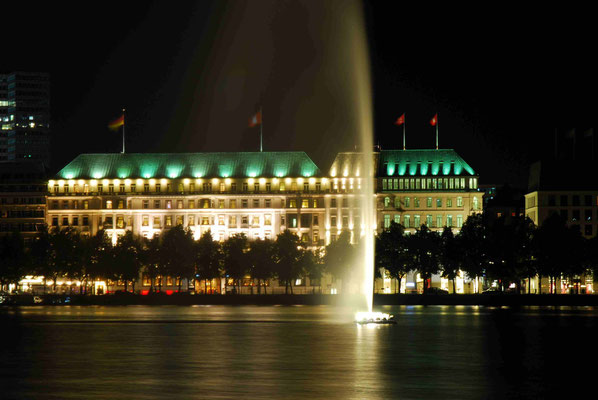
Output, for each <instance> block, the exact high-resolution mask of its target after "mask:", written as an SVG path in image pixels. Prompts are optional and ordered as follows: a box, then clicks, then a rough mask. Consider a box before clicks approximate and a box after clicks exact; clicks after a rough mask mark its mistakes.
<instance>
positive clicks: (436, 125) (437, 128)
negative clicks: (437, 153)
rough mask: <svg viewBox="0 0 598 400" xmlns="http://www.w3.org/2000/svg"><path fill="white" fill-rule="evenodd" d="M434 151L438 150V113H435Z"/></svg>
mask: <svg viewBox="0 0 598 400" xmlns="http://www.w3.org/2000/svg"><path fill="white" fill-rule="evenodd" d="M436 150H438V113H436Z"/></svg>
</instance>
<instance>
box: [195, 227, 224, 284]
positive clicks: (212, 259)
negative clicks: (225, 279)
mask: <svg viewBox="0 0 598 400" xmlns="http://www.w3.org/2000/svg"><path fill="white" fill-rule="evenodd" d="M195 251H196V253H195V256H196V258H195V263H196V266H197V270H196V272H197V274H196V276H197V277H198V278H199V279H200V280H203V281H204V293H205V294H207V293H208V280H210V281H211V280H213V279H216V278H219V277H220V276H221V273H222V251H221V247H220V243H218V242H217V241H215V240H214V239H213V237H212V232H211V231H209V230H208V231H207V232H205V233H204V234H203V235H202V236H201V237H200V238H199V240H198V241H197V243H196V245H195ZM212 293H214V291H213V290H212Z"/></svg>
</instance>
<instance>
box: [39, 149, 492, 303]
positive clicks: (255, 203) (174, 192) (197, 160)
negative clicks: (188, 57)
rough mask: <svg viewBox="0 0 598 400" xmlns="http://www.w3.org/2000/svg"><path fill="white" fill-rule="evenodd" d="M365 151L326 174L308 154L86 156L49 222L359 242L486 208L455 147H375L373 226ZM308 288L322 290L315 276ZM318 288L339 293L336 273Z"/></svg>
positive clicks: (314, 242) (437, 225) (58, 193)
mask: <svg viewBox="0 0 598 400" xmlns="http://www.w3.org/2000/svg"><path fill="white" fill-rule="evenodd" d="M361 158H362V157H361V155H360V154H359V153H339V154H338V155H337V157H336V159H335V161H334V163H333V164H332V167H331V168H330V171H329V173H328V174H325V173H322V171H321V170H320V168H318V166H316V164H315V163H314V162H313V161H312V160H311V159H310V158H309V157H308V156H307V154H305V153H304V152H231V153H177V154H164V153H157V154H149V153H147V154H129V153H125V154H122V153H120V154H81V155H79V156H78V157H77V158H75V159H74V160H73V161H71V162H70V163H69V164H68V165H66V166H65V167H64V168H62V169H61V170H60V171H59V172H58V174H57V175H56V176H55V177H54V179H52V180H50V181H48V199H47V217H46V222H47V224H48V225H49V226H50V227H55V228H61V227H65V226H74V227H76V228H77V229H79V230H80V231H81V232H82V233H83V234H84V235H94V234H95V233H96V232H98V230H100V229H102V228H103V229H104V230H105V231H106V232H107V234H108V235H109V236H110V237H111V238H112V240H113V242H116V241H117V239H118V237H119V236H121V235H124V234H125V232H126V231H128V230H130V231H132V232H133V233H134V234H136V235H139V236H143V237H146V238H152V237H155V236H156V235H160V234H162V232H164V231H165V230H168V229H170V228H171V227H173V226H176V225H182V226H184V227H186V228H188V229H190V230H191V231H192V232H193V234H194V237H195V238H196V239H198V238H199V237H201V235H203V234H204V233H205V232H207V231H208V230H209V231H210V232H211V233H212V235H213V237H214V238H215V239H216V240H220V241H223V240H226V239H227V238H229V237H231V236H233V235H236V234H240V233H242V234H245V236H247V237H248V238H249V240H255V239H275V238H276V236H277V235H278V234H280V233H281V232H283V231H285V230H287V229H288V230H291V232H293V233H295V234H296V235H297V236H298V237H299V238H300V239H301V241H302V242H303V243H304V244H305V245H306V246H307V247H310V248H313V249H315V248H322V247H323V246H325V245H327V244H330V243H331V242H332V241H334V240H336V239H337V238H338V236H339V235H340V234H341V233H342V232H343V231H349V232H351V237H352V241H353V242H357V241H358V240H359V237H360V236H361V235H363V234H364V232H365V229H373V230H377V231H378V232H381V231H382V230H383V229H385V228H388V227H389V226H390V222H391V221H395V222H397V223H400V224H403V225H404V226H405V228H406V230H407V232H410V233H412V232H415V229H417V228H419V227H421V225H427V226H428V227H430V228H431V229H433V230H442V229H443V228H444V227H445V226H449V227H452V228H453V229H454V230H455V231H458V230H459V229H460V227H461V226H462V224H463V222H464V221H465V219H466V218H467V217H468V216H469V215H471V214H472V213H474V212H480V211H481V210H482V193H481V192H479V191H478V189H477V188H478V176H477V175H476V174H475V172H474V171H473V169H472V168H471V167H470V166H469V165H468V164H467V163H466V162H465V161H464V160H463V159H462V158H461V157H460V156H459V155H458V154H457V153H456V152H455V151H454V150H397V151H395V150H385V151H380V152H376V153H374V163H375V166H374V171H375V177H374V181H375V182H374V188H375V194H374V195H375V199H376V200H375V201H376V225H375V226H372V227H370V228H367V227H365V226H364V223H363V221H365V218H364V217H363V215H362V210H363V207H361V202H362V201H363V194H362V191H361V189H362V184H363V179H365V178H364V173H363V168H362V167H361V165H360V160H361ZM306 282H307V283H306ZM410 282H413V283H414V285H416V284H417V283H418V281H417V277H416V276H413V277H412V279H411V281H410ZM419 283H420V284H421V282H419ZM439 284H440V283H439ZM302 285H304V289H305V290H307V291H309V290H312V289H313V287H312V288H310V287H308V286H307V285H312V283H311V282H309V280H308V279H307V278H306V279H305V280H302ZM390 285H391V283H390V282H386V281H385V282H382V283H380V284H379V286H378V288H377V290H378V291H381V292H383V291H385V290H386V289H385V288H387V286H388V287H389V286H390ZM312 286H314V285H312ZM317 286H319V287H322V288H323V290H324V292H325V293H333V292H334V290H335V287H334V283H333V282H332V280H330V279H328V280H326V282H325V283H324V282H318V285H317ZM446 286H448V283H447V284H446ZM412 289H413V290H416V289H417V288H416V287H413V288H412ZM221 290H222V288H221ZM318 290H319V289H318ZM461 290H464V289H463V284H461ZM403 291H405V288H404V289H403Z"/></svg>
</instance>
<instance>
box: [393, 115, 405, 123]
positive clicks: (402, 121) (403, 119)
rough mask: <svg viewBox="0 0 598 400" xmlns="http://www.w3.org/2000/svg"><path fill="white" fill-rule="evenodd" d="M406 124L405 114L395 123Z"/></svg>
mask: <svg viewBox="0 0 598 400" xmlns="http://www.w3.org/2000/svg"><path fill="white" fill-rule="evenodd" d="M404 123H405V113H403V115H401V116H400V117H399V118H397V120H396V121H395V125H403V124H404Z"/></svg>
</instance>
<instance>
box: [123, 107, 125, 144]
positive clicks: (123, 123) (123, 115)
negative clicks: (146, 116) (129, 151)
mask: <svg viewBox="0 0 598 400" xmlns="http://www.w3.org/2000/svg"><path fill="white" fill-rule="evenodd" d="M123 154H125V109H124V108H123Z"/></svg>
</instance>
